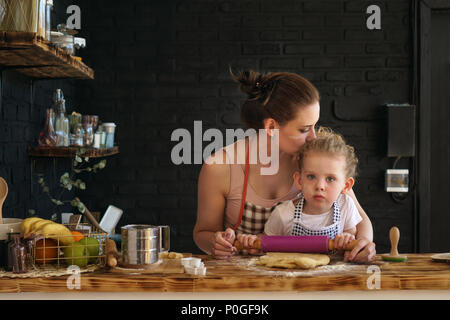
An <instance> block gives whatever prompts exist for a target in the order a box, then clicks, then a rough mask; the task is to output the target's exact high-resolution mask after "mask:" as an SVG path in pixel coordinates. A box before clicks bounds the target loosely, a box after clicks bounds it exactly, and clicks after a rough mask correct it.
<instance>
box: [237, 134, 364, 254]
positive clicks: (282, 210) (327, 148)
mask: <svg viewBox="0 0 450 320" xmlns="http://www.w3.org/2000/svg"><path fill="white" fill-rule="evenodd" d="M357 163H358V159H357V158H356V155H355V152H354V148H353V147H351V146H349V145H347V144H346V143H345V141H344V139H343V138H342V136H341V135H339V134H337V133H334V132H333V131H332V130H331V129H328V128H324V127H321V128H319V130H318V132H317V138H316V139H315V140H312V141H308V142H306V143H305V145H304V146H303V148H302V150H301V152H300V155H299V160H298V167H299V171H297V172H295V173H294V181H295V183H296V185H297V188H298V189H299V190H300V191H301V192H300V193H299V194H298V196H297V197H296V198H295V199H293V200H288V201H284V202H281V203H280V204H279V205H277V207H276V208H275V209H274V210H273V212H272V213H271V215H270V217H269V219H268V221H267V222H266V224H265V227H264V234H265V235H293V236H303V235H315V236H316V235H326V236H329V237H330V238H331V239H334V240H335V247H336V249H342V248H344V247H345V245H346V244H347V243H348V242H350V241H352V240H354V239H355V235H356V225H357V224H358V223H359V222H360V221H361V220H362V218H361V217H360V215H359V213H358V209H357V208H356V205H355V203H354V202H353V199H352V198H351V197H350V196H348V195H347V194H346V193H347V192H349V191H350V190H351V189H352V187H353V184H354V182H355V181H354V177H355V175H356V166H357ZM256 239H257V236H255V235H247V234H240V235H238V236H237V240H238V241H239V242H240V243H241V244H242V245H243V247H244V248H251V245H252V244H253V242H254V241H255V240H256Z"/></svg>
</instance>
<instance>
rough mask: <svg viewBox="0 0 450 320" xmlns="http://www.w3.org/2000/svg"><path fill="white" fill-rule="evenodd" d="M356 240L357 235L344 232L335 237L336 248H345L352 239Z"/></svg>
mask: <svg viewBox="0 0 450 320" xmlns="http://www.w3.org/2000/svg"><path fill="white" fill-rule="evenodd" d="M353 240H355V236H354V235H353V234H351V233H348V232H342V233H340V234H338V235H336V237H334V248H335V249H337V250H343V249H345V247H346V246H347V244H348V243H349V242H350V241H353Z"/></svg>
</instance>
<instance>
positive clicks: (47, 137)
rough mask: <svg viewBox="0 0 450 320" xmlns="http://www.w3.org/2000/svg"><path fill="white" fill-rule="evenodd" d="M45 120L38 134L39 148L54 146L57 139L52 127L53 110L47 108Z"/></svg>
mask: <svg viewBox="0 0 450 320" xmlns="http://www.w3.org/2000/svg"><path fill="white" fill-rule="evenodd" d="M46 114H47V118H46V119H45V125H44V128H43V129H42V131H41V133H40V134H39V139H38V144H39V145H40V146H56V144H57V142H58V137H57V135H56V133H55V129H54V126H53V118H54V113H53V109H51V108H48V109H47V111H46Z"/></svg>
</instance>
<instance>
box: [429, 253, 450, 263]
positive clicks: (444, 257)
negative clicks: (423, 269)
mask: <svg viewBox="0 0 450 320" xmlns="http://www.w3.org/2000/svg"><path fill="white" fill-rule="evenodd" d="M431 260H433V261H436V262H447V263H450V253H438V254H435V255H432V256H431Z"/></svg>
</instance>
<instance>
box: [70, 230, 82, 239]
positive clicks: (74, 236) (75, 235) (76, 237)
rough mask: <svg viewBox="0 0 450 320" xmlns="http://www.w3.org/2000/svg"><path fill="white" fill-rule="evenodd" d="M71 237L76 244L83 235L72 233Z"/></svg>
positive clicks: (76, 232)
mask: <svg viewBox="0 0 450 320" xmlns="http://www.w3.org/2000/svg"><path fill="white" fill-rule="evenodd" d="M72 235H73V239H74V240H75V242H78V241H80V240H81V239H83V238H84V235H83V234H82V233H81V232H78V231H72Z"/></svg>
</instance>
